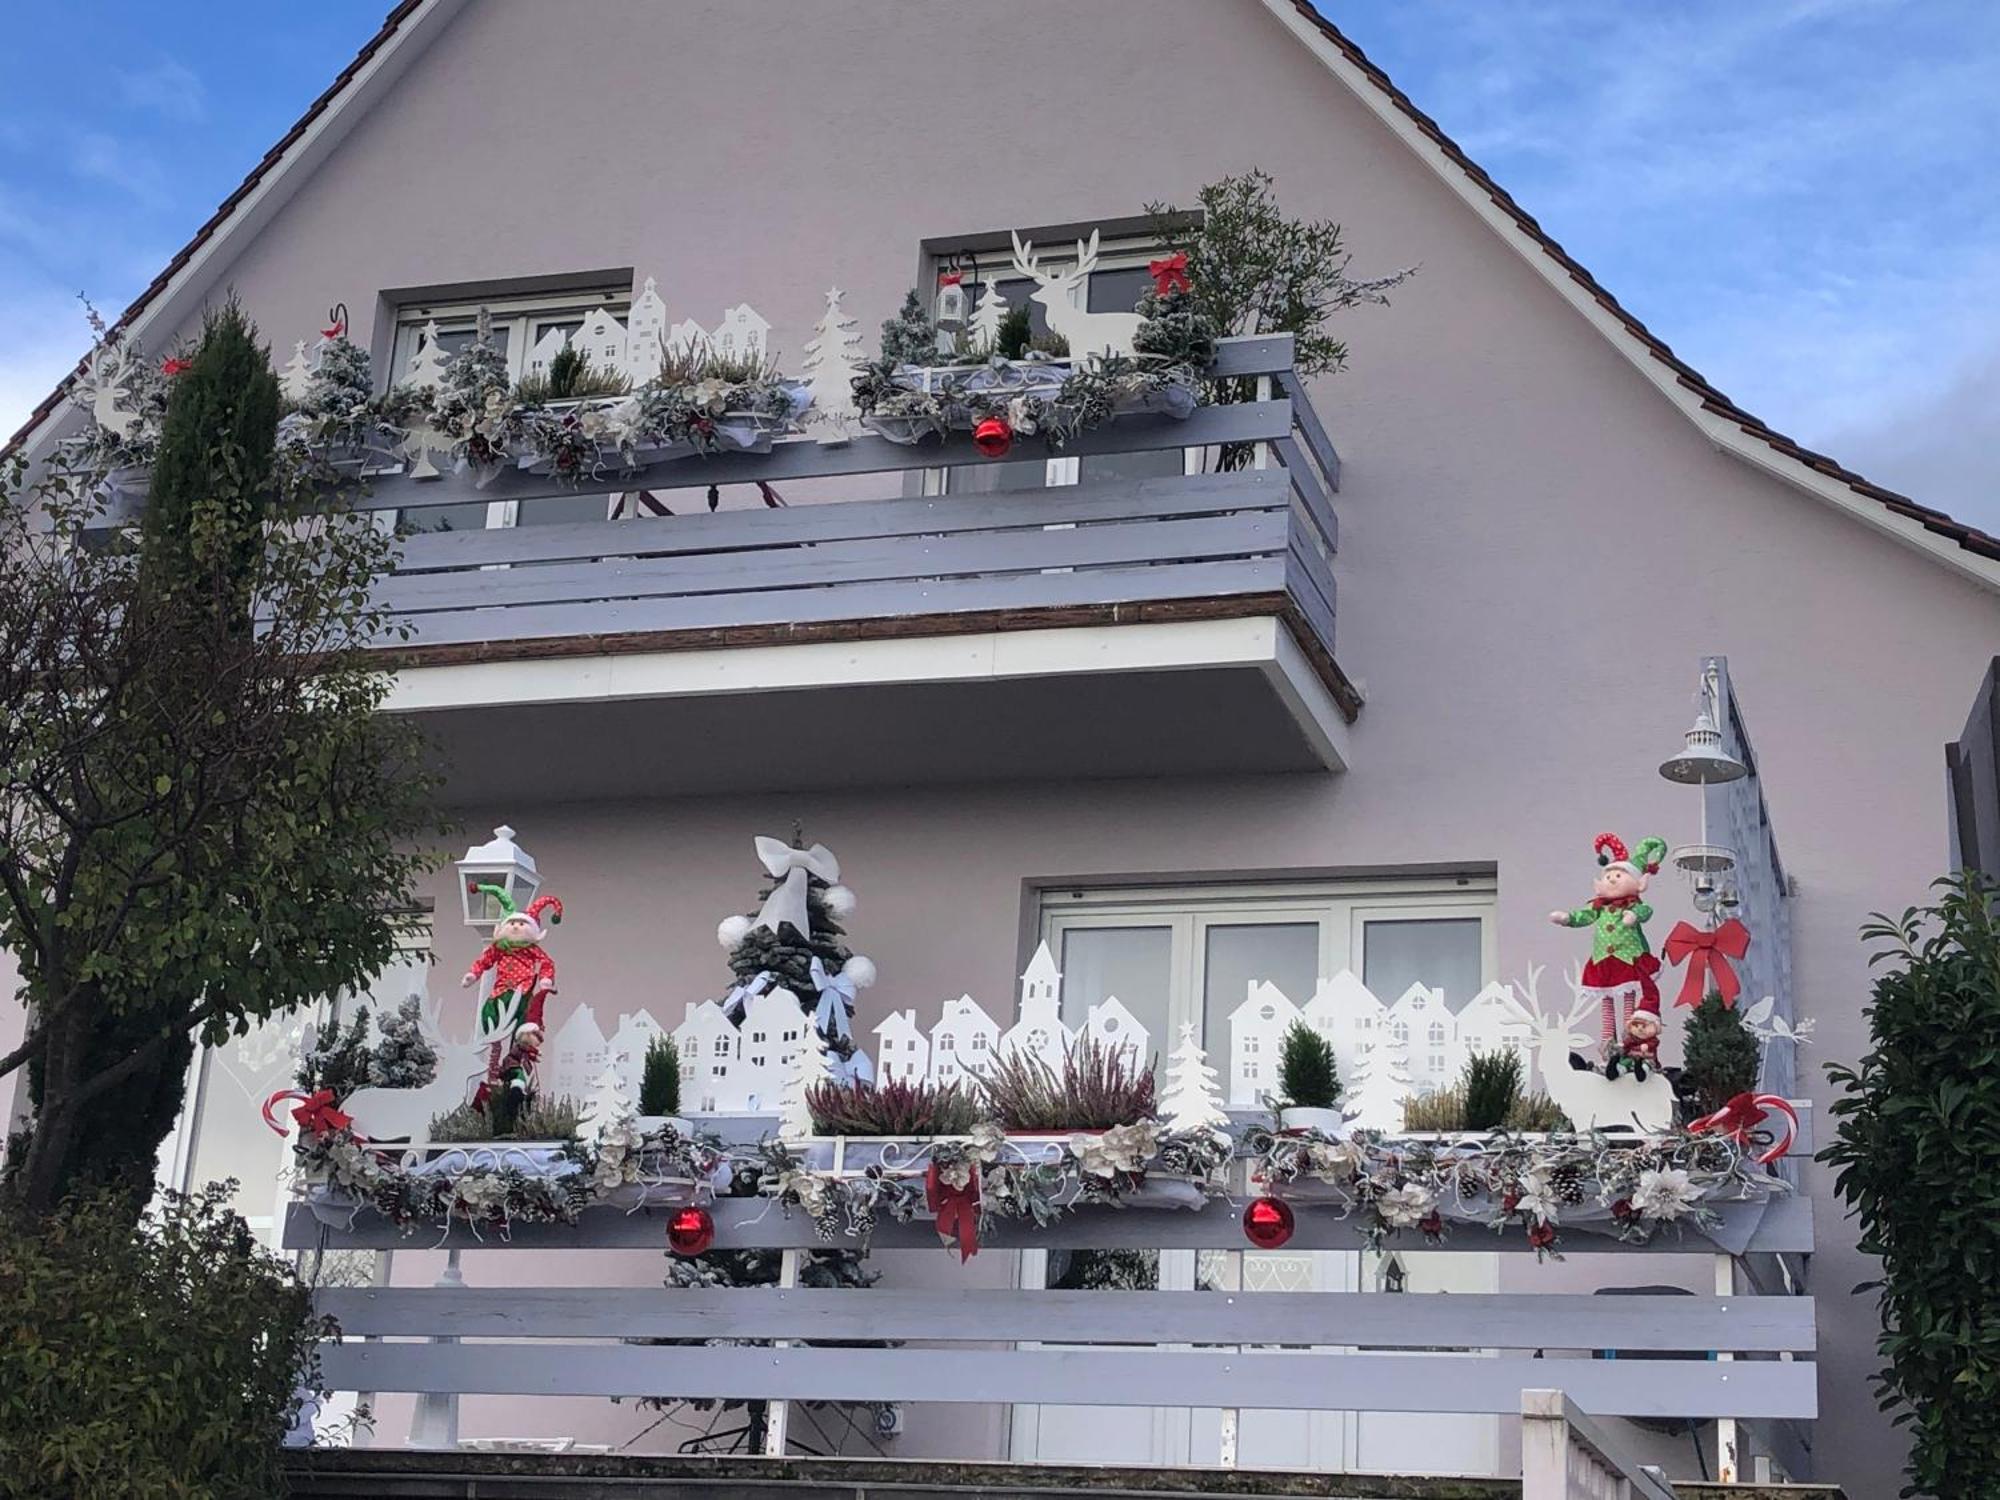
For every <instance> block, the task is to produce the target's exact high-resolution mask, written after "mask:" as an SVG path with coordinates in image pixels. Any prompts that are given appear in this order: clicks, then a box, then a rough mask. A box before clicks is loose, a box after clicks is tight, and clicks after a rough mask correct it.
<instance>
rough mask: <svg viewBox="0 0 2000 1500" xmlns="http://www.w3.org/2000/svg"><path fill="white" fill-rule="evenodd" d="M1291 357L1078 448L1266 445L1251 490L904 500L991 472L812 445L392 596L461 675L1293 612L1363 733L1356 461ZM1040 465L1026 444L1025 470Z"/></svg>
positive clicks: (416, 487)
mask: <svg viewBox="0 0 2000 1500" xmlns="http://www.w3.org/2000/svg"><path fill="white" fill-rule="evenodd" d="M1291 358H1292V341H1291V339H1290V337H1289V336H1278V337H1268V338H1246V339H1230V340H1225V341H1224V343H1223V345H1222V347H1221V351H1220V353H1219V356H1218V358H1217V361H1216V364H1215V366H1214V367H1213V373H1214V374H1216V375H1226V376H1232V377H1244V378H1248V379H1254V380H1256V381H1257V382H1258V391H1259V396H1260V399H1257V400H1253V401H1247V402H1242V403H1238V404H1233V405H1223V406H1205V407H1201V408H1198V409H1197V410H1196V411H1195V412H1194V413H1193V415H1192V416H1190V417H1189V418H1188V419H1187V420H1185V421H1175V420H1173V419H1171V418H1168V417H1165V416H1126V417H1119V418H1116V419H1114V420H1112V421H1110V422H1108V423H1106V424H1105V425H1104V426H1102V427H1100V428H1098V429H1096V430H1095V431H1092V432H1088V433H1085V434H1083V435H1082V436H1080V437H1079V438H1078V439H1076V440H1075V441H1074V442H1072V443H1071V444H1070V445H1069V446H1068V447H1066V448H1065V449H1063V450H1062V454H1063V456H1079V457H1085V458H1087V457H1089V456H1092V455H1102V454H1127V453H1137V452H1145V451H1173V452H1175V453H1177V454H1184V453H1188V452H1195V453H1199V454H1203V455H1205V457H1206V459H1207V460H1208V461H1209V463H1210V466H1211V467H1212V461H1213V459H1214V457H1215V455H1216V454H1217V453H1219V452H1220V451H1221V450H1222V448H1223V447H1224V446H1225V445H1228V446H1229V447H1230V448H1231V450H1232V451H1235V452H1239V453H1240V452H1241V451H1242V449H1243V447H1244V446H1245V445H1247V446H1248V447H1249V448H1250V451H1251V452H1252V453H1253V454H1254V458H1253V459H1252V463H1253V465H1254V466H1252V467H1245V468H1239V469H1235V470H1233V471H1231V472H1224V473H1212V472H1207V473H1193V474H1185V475H1170V476H1162V477H1155V478H1148V479H1137V480H1135V479H1102V480H1089V479H1087V480H1086V481H1085V482H1083V483H1078V484H1072V485H1056V486H1052V487H1049V488H1046V489H1034V490H1027V491H1014V492H1007V493H997V494H967V495H952V494H945V495H939V496H932V497H907V496H904V495H903V494H902V493H901V492H902V491H903V490H904V489H905V487H906V480H907V478H908V476H909V475H910V474H911V472H912V471H924V470H936V469H939V468H941V467H946V466H950V467H952V468H955V469H959V470H963V469H968V468H973V467H975V466H977V465H978V464H980V462H981V460H980V459H979V458H978V457H977V456H976V455H975V454H974V453H973V452H972V450H971V448H970V447H969V445H968V444H967V443H966V441H965V439H964V438H963V437H962V436H960V437H957V438H956V439H955V440H954V441H952V442H951V443H949V444H946V445H944V446H942V447H941V446H940V445H938V444H936V443H935V442H926V443H922V444H918V445H915V446H904V445H899V444H896V443H891V442H889V441H887V440H885V439H883V438H879V437H874V436H863V437H857V438H855V439H854V440H853V441H852V442H849V443H846V444H842V445H837V446H832V445H826V444H822V443H819V442H816V441H812V440H809V439H808V440H796V441H789V442H782V443H779V444H778V445H777V446H775V447H774V448H773V450H772V451H771V452H770V453H768V454H763V455H758V454H730V455H724V456H718V457H715V458H707V459H703V458H682V459H678V460H673V461H669V462H663V463H659V464H656V465H653V466H651V467H647V468H643V469H640V470H638V471H636V472H632V473H614V472H606V473H605V474H602V475H600V476H598V477H596V478H594V479H593V480H591V481H590V482H588V483H587V484H586V485H585V486H584V493H593V492H596V493H603V494H605V495H607V496H609V495H610V494H614V493H633V492H637V491H641V490H643V491H645V492H646V493H648V494H649V495H651V496H654V497H658V498H659V499H660V500H661V501H662V502H663V503H667V504H668V505H669V506H670V508H671V509H672V510H674V511H676V512H688V511H693V512H696V513H694V514H672V515H664V516H648V517H640V518H634V519H626V520H592V521H584V522H576V523H568V524H559V525H545V526H522V527H496V528H493V529H483V530H461V531H443V532H434V533H423V534H419V535H416V536H413V537H411V538H410V540H409V541H408V543H407V545H406V547H405V550H404V555H403V559H402V563H401V566H400V568H399V570H398V572H397V574H396V575H395V576H394V577H393V578H391V579H389V580H388V581H387V582H386V583H385V584H384V586H383V590H382V598H383V599H384V601H385V602H386V603H387V604H388V606H389V607H390V609H391V610H392V611H393V613H394V615H395V617H396V619H397V621H398V623H399V624H401V625H404V626H406V627H408V629H409V631H410V632H411V638H410V640H409V641H408V642H407V643H404V644H401V645H399V646H398V648H397V649H398V650H399V651H401V652H402V653H403V654H404V655H405V656H406V657H407V659H409V660H410V661H411V662H412V663H413V664H415V663H443V662H452V661H465V660H493V659H508V658H519V657H525V656H537V655H562V654H578V653H582V652H592V653H594V652H598V651H604V650H618V649H628V650H629V649H646V650H654V649H659V650H671V649H676V648H688V647H701V646H712V645H739V644H765V643H780V642H785V643H788V642H795V641H807V640H816V639H858V638H867V637H871V636H914V635H927V634H957V633H963V632H966V631H972V630H992V629H1032V628H1037V627H1042V626H1055V625H1084V624H1114V623H1119V624H1122V623H1129V622H1135V621H1147V620H1172V619H1202V618H1211V619H1212V618H1230V617H1241V616H1249V615H1271V616H1275V617H1278V618H1280V619H1282V620H1283V621H1284V622H1285V623H1286V625H1287V626H1288V628H1289V630H1290V633H1291V635H1292V636H1293V638H1294V639H1295V640H1296V641H1297V643H1298V644H1299V645H1300V647H1301V648H1302V650H1303V652H1304V654H1305V656H1306V658H1307V659H1308V660H1309V661H1310V662H1311V663H1312V665H1313V668H1314V670H1315V671H1316V672H1317V673H1318V674H1319V675H1320V677H1321V678H1322V680H1323V681H1324V682H1325V683H1326V685H1327V687H1328V689H1329V691H1330V692H1331V693H1332V695H1333V697H1334V698H1335V700H1336V701H1337V702H1338V703H1339V705H1340V707H1341V709H1342V711H1343V712H1345V713H1346V714H1347V715H1348V716H1349V717H1350V718H1351V717H1352V716H1353V714H1354V713H1355V712H1356V710H1357V709H1358V707H1359V702H1360V700H1359V697H1358V695H1357V694H1356V692H1355V690H1354V689H1353V687H1352V686H1351V684H1350V683H1349V682H1348V680H1347V678H1346V676H1345V675H1344V674H1343V673H1342V672H1341V670H1340V668H1339V667H1338V666H1337V665H1336V664H1335V661H1334V655H1333V647H1334V578H1333V571H1332V566H1331V560H1332V558H1333V555H1334V550H1335V547H1336V545H1337V540H1338V531H1337V522H1336V520H1335V516H1334V511H1333V506H1332V501H1331V494H1332V492H1333V491H1335V490H1337V488H1338V486H1339V476H1340V461H1339V456H1338V455H1337V454H1336V453H1335V451H1334V449H1333V446H1332V444H1331V443H1330V442H1328V441H1327V438H1326V434H1325V431H1324V429H1323V428H1322V427H1321V425H1320V422H1319V420H1318V418H1317V417H1316V416H1315V415H1314V413H1313V411H1312V408H1311V405H1310V404H1309V403H1308V402H1307V401H1306V400H1305V398H1304V395H1303V393H1302V391H1301V390H1300V388H1299V386H1298V383H1297V381H1296V378H1295V376H1294V375H1293V372H1292V369H1291ZM1039 454H1040V450H1039V448H1036V447H1034V446H1033V444H1032V443H1026V444H1023V445H1022V446H1020V447H1017V449H1016V452H1015V454H1014V455H1013V456H1014V457H1016V458H1027V457H1036V456H1039ZM1188 467H1197V465H1189V466H1188ZM867 475H874V476H878V477H879V479H880V480H881V482H882V483H883V484H884V485H885V486H893V489H891V490H889V494H890V495H891V496H892V497H891V498H875V499H869V498H862V499H854V500H841V501H829V502H827V503H816V504H796V505H790V506H787V507H785V508H782V509H751V510H738V509H731V510H723V511H720V512H717V513H714V514H708V513H705V512H703V511H702V506H701V500H700V498H699V497H700V495H701V492H702V491H703V490H704V489H706V487H707V486H709V485H711V484H715V485H731V484H738V485H747V484H750V483H753V482H755V481H763V482H765V483H767V484H771V483H783V482H787V481H810V480H818V479H824V478H833V477H842V476H867ZM369 491H370V492H369V493H368V494H366V495H364V496H363V497H362V498H361V499H360V500H359V502H358V503H359V504H360V505H362V506H364V507H366V508H369V509H377V510H380V509H393V510H404V509H411V508H416V507H428V506H437V505H451V504H459V503H465V502H473V501H486V502H493V501H508V500H524V499H533V498H544V497H551V496H559V495H570V494H575V493H577V490H576V487H575V486H572V485H565V484H562V483H560V482H558V481H556V480H554V479H552V478H549V477H547V476H540V475H536V474H533V473H530V472H526V471H521V470H509V471H505V472H503V473H501V474H500V475H498V476H497V477H496V478H494V479H493V480H492V482H491V483H489V484H488V485H487V486H486V487H484V488H483V489H476V488H474V487H473V484H472V482H471V480H470V478H469V477H467V476H464V475H447V476H445V477H443V478H441V479H435V480H417V479H412V478H409V477H407V476H404V475H388V476H378V477H376V478H374V479H372V480H371V482H370V485H369ZM675 491H692V494H691V495H684V496H677V495H675V494H674V492H675Z"/></svg>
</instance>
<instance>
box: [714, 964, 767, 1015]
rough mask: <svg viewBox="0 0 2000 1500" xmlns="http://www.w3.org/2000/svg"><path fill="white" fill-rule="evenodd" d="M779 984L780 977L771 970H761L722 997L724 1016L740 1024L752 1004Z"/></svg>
mask: <svg viewBox="0 0 2000 1500" xmlns="http://www.w3.org/2000/svg"><path fill="white" fill-rule="evenodd" d="M777 982H778V976H777V975H775V974H773V973H772V972H771V971H770V970H769V969H759V970H758V971H757V972H756V973H755V974H753V975H752V976H751V977H750V978H748V979H746V980H744V981H743V982H742V983H741V984H739V985H736V986H734V987H733V988H732V989H731V990H730V991H729V993H728V994H726V995H724V996H723V997H722V1014H723V1015H724V1016H726V1017H727V1018H728V1019H730V1020H731V1021H736V1022H739V1023H740V1022H741V1021H742V1020H743V1017H744V1016H745V1014H747V1013H748V1011H749V1009H750V1002H751V1001H752V1000H755V999H756V998H757V997H758V996H759V995H761V994H763V993H764V991H766V990H768V989H769V988H770V987H771V986H772V985H774V984H776V983H777Z"/></svg>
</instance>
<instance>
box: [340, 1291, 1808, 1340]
mask: <svg viewBox="0 0 2000 1500" xmlns="http://www.w3.org/2000/svg"><path fill="white" fill-rule="evenodd" d="M314 1306H315V1307H316V1308H317V1310H318V1311H320V1312H323V1313H330V1314H331V1315H332V1316H333V1317H334V1318H335V1319H337V1320H338V1321H339V1323H340V1330H341V1333H342V1335H343V1336H344V1337H347V1338H354V1337H357V1336H359V1335H362V1334H370V1335H388V1336H400V1337H406V1338H407V1337H416V1336H423V1337H453V1338H551V1339H575V1338H679V1339H796V1340H802V1341H806V1340H809V1341H813V1342H821V1343H824V1342H829V1341H832V1340H863V1341H866V1340H877V1339H920V1340H927V1341H933V1342H951V1341H966V1342H972V1343H989V1342H991V1341H992V1339H993V1335H994V1330H995V1329H1005V1330H1006V1331H1007V1335H1008V1337H1009V1338H1012V1339H1017V1340H1031V1339H1032V1340H1047V1341H1050V1342H1062V1343H1078V1344H1177V1343H1184V1344H1293V1345H1299V1344H1340V1345H1364V1346H1367V1347H1370V1348H1385V1349H1418V1350H1421V1349H1431V1348H1439V1347H1446V1348H1450V1347H1457V1346H1464V1347H1469V1348H1480V1349H1582V1350H1607V1349H1615V1350H1621V1351H1627V1350H1645V1351H1650V1352H1661V1351H1675V1352H1686V1353H1694V1354H1697V1355H1705V1354H1708V1353H1711V1352H1715V1351H1720V1350H1728V1351H1731V1352H1735V1353H1778V1352H1785V1353H1810V1352H1811V1351H1812V1349H1813V1347H1814V1323H1813V1305H1812V1302H1811V1301H1810V1300H1809V1299H1807V1298H1803V1297H1728V1298H1711V1297H1593V1296H1587V1295H1582V1294H1571V1293H1560V1292H1547V1293H1533V1292H1530V1293H1506V1294H1498V1295H1488V1294H1483V1293H1480V1294H1469V1295H1459V1294H1456V1293H1454V1294H1453V1295H1451V1296H1420V1295H1419V1296H1412V1295H1402V1294H1393V1293H1387V1292H1360V1293H1355V1292H1288V1293H1277V1292H1266V1293H1258V1292H1122V1291H1121V1292H1062V1291H1053V1292H1050V1291H1013V1290H1006V1291H1001V1290H987V1289H965V1290H952V1291H929V1290H915V1289H903V1290H898V1291H897V1292H896V1294H895V1295H894V1296H893V1297H882V1296H869V1295H866V1294H865V1293H860V1292H854V1291H827V1290H817V1291H816V1290H813V1289H810V1288H806V1289H802V1290H795V1291H784V1290H780V1289H778V1288H776V1287H736V1288H715V1289H708V1288H668V1287H622V1286H621V1287H611V1286H578V1287H533V1286H530V1287H517V1286H509V1287H465V1288H456V1289H444V1290H438V1289H433V1288H429V1287H389V1288H372V1287H362V1288H352V1289H348V1288H338V1289H333V1290H329V1291H322V1292H320V1293H318V1294H317V1296H315V1298H314Z"/></svg>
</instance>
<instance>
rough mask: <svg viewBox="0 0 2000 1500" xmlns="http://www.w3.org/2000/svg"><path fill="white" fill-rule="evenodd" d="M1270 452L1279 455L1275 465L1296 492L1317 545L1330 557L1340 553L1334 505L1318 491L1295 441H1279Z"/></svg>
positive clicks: (1315, 481) (1321, 490)
mask: <svg viewBox="0 0 2000 1500" xmlns="http://www.w3.org/2000/svg"><path fill="white" fill-rule="evenodd" d="M1271 446H1272V448H1273V449H1274V450H1275V451H1276V453H1277V455H1278V462H1279V463H1281V464H1283V465H1284V468H1285V473H1286V475H1287V476H1288V477H1289V478H1290V480H1291V483H1292V488H1293V489H1294V490H1296V491H1297V492H1298V506H1299V509H1300V511H1301V512H1302V513H1303V514H1304V515H1305V518H1306V520H1307V521H1308V522H1309V523H1310V524H1311V526H1312V529H1313V531H1314V532H1315V533H1317V534H1318V536H1319V540H1320V545H1321V546H1323V547H1324V548H1325V549H1326V551H1327V554H1328V555H1329V556H1331V555H1333V554H1334V553H1336V552H1338V551H1339V550H1340V522H1339V520H1338V518H1337V517H1336V516H1335V514H1334V509H1333V502H1332V501H1331V500H1329V499H1328V498H1327V494H1326V491H1325V490H1323V489H1321V488H1320V483H1319V479H1318V478H1317V477H1316V476H1315V475H1314V474H1313V471H1312V465H1311V464H1309V463H1307V462H1306V461H1305V455H1304V454H1302V453H1300V452H1299V444H1298V439H1296V438H1279V439H1278V441H1277V442H1275V443H1273V444H1272V445H1271Z"/></svg>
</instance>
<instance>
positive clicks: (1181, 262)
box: [1146, 250, 1194, 297]
mask: <svg viewBox="0 0 2000 1500" xmlns="http://www.w3.org/2000/svg"><path fill="white" fill-rule="evenodd" d="M1146 274H1147V275H1149V276H1151V277H1152V278H1153V290H1154V292H1155V293H1157V294H1158V295H1159V296H1162V297H1164V296H1166V295H1167V293H1168V292H1171V291H1176V290H1178V291H1183V292H1191V291H1193V290H1194V283H1193V282H1191V281H1189V280H1188V273H1187V251H1185V250H1176V251H1175V252H1174V253H1173V254H1172V255H1169V256H1167V257H1165V258H1164V259H1162V260H1149V261H1147V262H1146Z"/></svg>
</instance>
